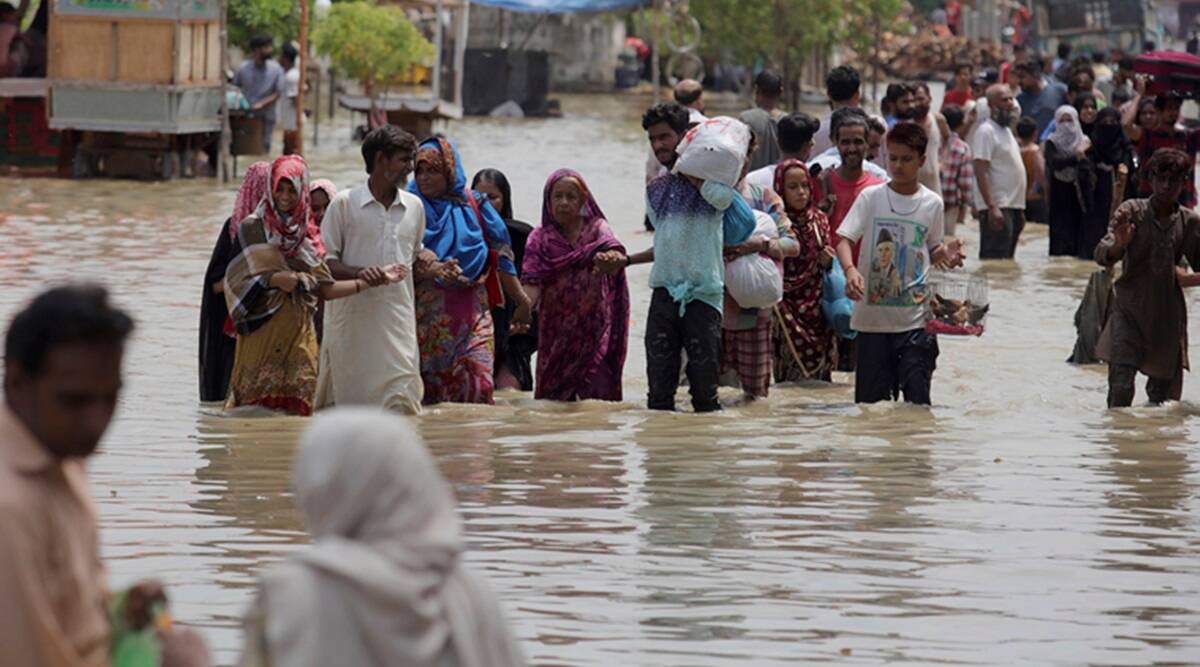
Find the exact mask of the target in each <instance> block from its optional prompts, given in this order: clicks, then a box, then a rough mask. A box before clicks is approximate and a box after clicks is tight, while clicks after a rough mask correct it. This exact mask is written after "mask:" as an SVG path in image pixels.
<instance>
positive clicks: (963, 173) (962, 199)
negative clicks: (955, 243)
mask: <svg viewBox="0 0 1200 667" xmlns="http://www.w3.org/2000/svg"><path fill="white" fill-rule="evenodd" d="M942 115H943V116H944V117H945V118H946V125H947V126H948V127H949V128H950V141H949V143H948V144H947V145H946V152H945V157H944V159H943V161H942V171H941V178H942V205H943V206H944V208H945V216H944V217H945V221H946V236H949V237H952V238H954V237H955V235H956V232H957V230H958V226H959V225H961V224H963V223H964V222H965V221H966V218H967V211H969V210H970V209H971V206H972V203H973V202H972V198H973V197H974V196H975V165H974V161H973V160H972V158H971V147H970V146H968V145H967V142H966V140H964V139H963V137H962V132H964V131H965V129H966V127H965V126H966V120H965V119H966V116H965V114H964V113H963V110H962V107H960V106H958V105H956V104H951V105H949V106H946V107H944V108H943V109H942Z"/></svg>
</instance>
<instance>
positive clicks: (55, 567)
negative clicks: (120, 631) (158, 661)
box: [0, 406, 109, 667]
mask: <svg viewBox="0 0 1200 667" xmlns="http://www.w3.org/2000/svg"><path fill="white" fill-rule="evenodd" d="M84 465H85V464H84V462H83V461H82V460H78V459H66V460H60V459H56V458H54V457H53V456H51V455H50V453H49V452H48V451H46V449H45V448H44V447H42V445H41V444H40V443H39V442H37V440H36V439H35V438H34V435H33V434H32V433H31V432H30V431H29V429H28V428H27V427H26V426H25V425H24V423H22V422H21V421H20V420H19V419H18V418H17V416H16V415H14V414H13V413H12V412H11V411H10V410H9V408H8V407H7V406H0V534H2V535H3V538H2V539H0V573H2V576H0V647H2V648H0V651H2V653H3V663H4V664H5V665H38V666H39V667H107V665H108V664H109V661H108V649H109V647H108V644H109V622H108V616H107V614H106V611H105V610H106V608H107V606H106V605H107V602H106V599H107V593H106V582H105V573H104V566H103V564H102V563H101V561H100V540H99V537H98V534H97V528H96V512H95V509H94V507H93V505H92V500H91V493H90V491H89V489H88V481H87V474H86V471H85V469H84Z"/></svg>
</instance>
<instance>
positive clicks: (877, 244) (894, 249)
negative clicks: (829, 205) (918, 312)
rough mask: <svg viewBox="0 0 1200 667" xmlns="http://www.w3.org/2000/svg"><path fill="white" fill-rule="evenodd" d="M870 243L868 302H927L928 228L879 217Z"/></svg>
mask: <svg viewBox="0 0 1200 667" xmlns="http://www.w3.org/2000/svg"><path fill="white" fill-rule="evenodd" d="M873 227H874V229H873V232H872V235H871V240H870V252H871V264H870V271H869V272H868V275H867V303H869V304H871V305H872V306H914V305H918V304H921V303H923V302H924V301H925V290H924V286H925V259H924V255H923V254H922V250H923V249H924V244H925V233H926V228H925V227H924V226H923V225H917V224H914V223H912V222H910V221H907V220H900V219H886V218H877V219H876V220H875V224H874V226H873Z"/></svg>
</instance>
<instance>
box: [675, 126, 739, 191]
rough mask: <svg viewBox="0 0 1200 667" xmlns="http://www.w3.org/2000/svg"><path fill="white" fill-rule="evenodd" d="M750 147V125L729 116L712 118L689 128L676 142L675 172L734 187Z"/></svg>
mask: <svg viewBox="0 0 1200 667" xmlns="http://www.w3.org/2000/svg"><path fill="white" fill-rule="evenodd" d="M749 148H750V128H748V127H746V124H745V123H743V122H742V121H740V120H737V119H736V118H730V117H728V116H719V117H717V118H711V119H709V120H706V121H704V122H703V123H700V124H699V125H697V126H696V127H693V128H692V129H691V130H688V133H687V134H685V135H684V137H683V140H682V141H680V142H679V147H678V148H676V149H675V150H676V152H678V153H679V160H677V161H676V162H675V171H676V172H678V173H680V174H684V175H685V176H694V177H696V178H700V179H703V180H706V181H716V182H718V183H724V184H725V185H728V186H729V187H734V186H735V185H737V182H738V181H739V180H741V177H742V167H743V166H744V165H745V163H746V151H747V150H748V149H749Z"/></svg>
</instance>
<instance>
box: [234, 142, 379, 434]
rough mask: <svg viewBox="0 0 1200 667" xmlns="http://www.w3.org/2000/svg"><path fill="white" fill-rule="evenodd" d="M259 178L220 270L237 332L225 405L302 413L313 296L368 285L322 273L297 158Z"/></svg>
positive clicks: (311, 370) (304, 175) (310, 369)
mask: <svg viewBox="0 0 1200 667" xmlns="http://www.w3.org/2000/svg"><path fill="white" fill-rule="evenodd" d="M266 181H267V183H268V184H269V186H268V188H267V190H266V195H265V196H264V197H263V199H262V201H261V202H259V204H258V207H257V208H256V209H255V211H254V213H252V214H251V215H249V216H247V217H246V218H245V219H243V220H242V221H241V223H240V224H239V225H238V226H237V239H236V250H237V255H236V256H235V257H234V258H233V259H232V260H231V261H230V262H229V266H228V268H227V269H226V270H225V304H226V306H227V307H228V308H229V317H230V319H231V320H233V325H234V329H235V330H236V331H237V336H238V338H237V351H236V353H235V356H234V362H233V374H232V377H231V378H230V382H229V396H228V398H227V400H226V401H225V407H226V408H234V407H238V406H244V405H257V406H261V407H265V408H270V409H272V410H280V411H283V412H289V413H292V414H298V415H309V414H312V404H313V398H314V396H315V394H316V390H317V358H318V357H317V351H318V346H317V337H316V330H315V329H314V327H313V314H314V313H315V312H316V309H317V301H318V298H321V299H339V298H342V297H347V296H353V295H355V294H357V293H359V292H361V291H362V290H364V289H368V288H369V287H370V286H369V285H368V284H367V283H366V281H363V280H339V281H336V282H335V281H334V280H333V277H332V275H330V273H329V268H328V267H327V266H326V265H325V259H324V257H325V246H324V244H323V243H322V242H321V230H319V229H318V228H317V226H316V225H315V224H314V223H313V221H312V212H311V210H310V209H309V203H308V196H309V188H308V166H307V165H306V164H305V162H304V158H301V157H299V156H296V155H288V156H284V157H281V158H279V159H277V160H275V162H273V163H272V164H271V166H270V170H269V171H268V173H267V177H266ZM392 270H393V272H402V270H401V269H400V268H398V267H392ZM389 277H390V278H392V279H394V280H399V279H402V278H403V276H402V275H400V274H399V273H394V274H393V275H390V276H389Z"/></svg>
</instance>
